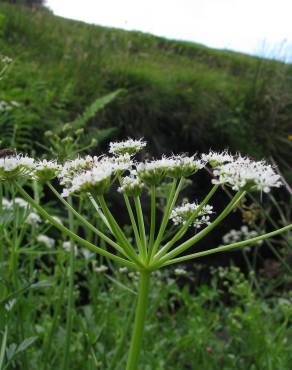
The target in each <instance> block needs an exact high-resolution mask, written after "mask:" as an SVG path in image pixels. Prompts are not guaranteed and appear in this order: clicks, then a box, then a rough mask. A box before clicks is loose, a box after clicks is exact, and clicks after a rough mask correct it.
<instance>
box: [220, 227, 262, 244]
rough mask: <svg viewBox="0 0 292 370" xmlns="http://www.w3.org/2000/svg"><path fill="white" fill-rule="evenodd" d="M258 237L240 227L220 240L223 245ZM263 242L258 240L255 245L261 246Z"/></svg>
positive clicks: (253, 231)
mask: <svg viewBox="0 0 292 370" xmlns="http://www.w3.org/2000/svg"><path fill="white" fill-rule="evenodd" d="M257 236H259V233H258V232H257V231H255V230H249V228H248V227H247V226H246V225H243V226H241V228H240V229H239V230H235V229H232V230H230V231H229V232H228V233H227V234H225V235H224V236H223V238H222V241H223V243H224V244H232V243H236V242H240V241H242V240H247V239H251V238H255V237H257ZM262 243H263V241H262V240H259V241H258V242H257V243H256V244H262Z"/></svg>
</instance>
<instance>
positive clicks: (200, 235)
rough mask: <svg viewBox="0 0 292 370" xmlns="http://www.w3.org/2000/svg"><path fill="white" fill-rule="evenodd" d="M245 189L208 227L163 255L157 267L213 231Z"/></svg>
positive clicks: (242, 191)
mask: <svg viewBox="0 0 292 370" xmlns="http://www.w3.org/2000/svg"><path fill="white" fill-rule="evenodd" d="M245 193H246V192H245V191H244V190H240V191H238V192H237V193H236V195H235V196H234V197H233V199H232V200H231V201H230V203H229V204H228V205H227V206H226V208H225V209H224V210H223V211H222V212H221V213H220V215H219V216H218V217H217V218H216V219H215V220H214V221H213V222H212V223H211V224H210V225H208V226H207V227H205V228H204V229H203V230H202V231H200V232H199V233H198V234H196V235H194V236H193V237H191V238H190V239H188V240H187V241H185V242H184V243H182V244H181V245H179V246H178V247H176V248H175V249H174V250H172V251H171V252H169V253H167V254H166V255H165V256H164V257H162V258H161V259H160V260H158V262H157V264H156V265H155V267H159V266H161V265H163V264H164V262H166V261H168V260H171V259H172V258H174V257H176V256H177V255H178V254H181V253H183V252H184V251H185V250H187V249H189V248H190V247H192V246H193V245H194V244H195V243H197V242H198V241H199V240H201V239H202V238H204V237H205V236H206V235H207V234H209V232H210V231H212V230H213V229H214V228H215V227H216V226H217V225H218V224H219V223H220V222H221V221H223V220H224V218H225V217H227V216H228V215H229V213H230V212H231V211H232V210H233V209H234V207H235V206H236V205H237V204H238V202H239V201H240V200H241V198H242V197H243V196H244V195H245Z"/></svg>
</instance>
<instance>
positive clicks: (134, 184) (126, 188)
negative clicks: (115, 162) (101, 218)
mask: <svg viewBox="0 0 292 370" xmlns="http://www.w3.org/2000/svg"><path fill="white" fill-rule="evenodd" d="M143 187H144V184H143V182H142V181H141V180H140V179H139V177H134V176H126V177H123V179H122V182H121V186H120V187H119V188H118V191H119V192H120V193H124V194H126V195H128V196H132V197H135V196H138V195H140V194H141V192H142V190H143Z"/></svg>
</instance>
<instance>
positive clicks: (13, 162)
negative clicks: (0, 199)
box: [0, 154, 34, 180]
mask: <svg viewBox="0 0 292 370" xmlns="http://www.w3.org/2000/svg"><path fill="white" fill-rule="evenodd" d="M33 168H34V159H33V158H30V157H27V156H23V155H21V154H17V155H12V156H7V157H4V158H0V180H11V179H15V178H17V177H19V176H26V175H28V174H30V173H31V172H32V170H33Z"/></svg>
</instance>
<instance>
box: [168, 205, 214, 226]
mask: <svg viewBox="0 0 292 370" xmlns="http://www.w3.org/2000/svg"><path fill="white" fill-rule="evenodd" d="M198 207H199V204H197V203H195V202H194V203H185V204H183V205H181V206H179V207H176V208H174V209H173V210H172V212H171V214H170V219H171V220H172V222H173V223H174V224H175V225H180V224H185V223H186V222H187V221H188V220H189V219H190V217H191V216H192V215H193V214H194V213H195V212H196V210H197V209H198ZM212 213H213V207H212V206H210V205H208V204H207V205H205V206H204V207H203V208H202V209H201V211H200V212H199V214H198V216H197V217H196V219H195V220H194V221H193V223H192V225H193V226H194V227H196V228H200V227H201V226H202V225H204V224H207V225H208V224H209V223H210V215H211V214H212ZM190 226H191V225H190Z"/></svg>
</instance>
